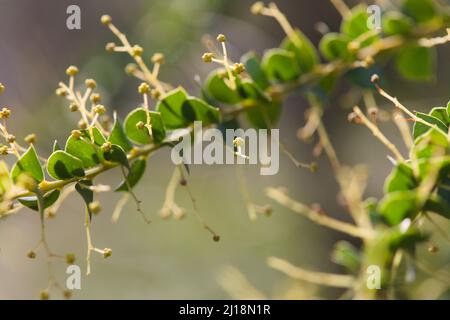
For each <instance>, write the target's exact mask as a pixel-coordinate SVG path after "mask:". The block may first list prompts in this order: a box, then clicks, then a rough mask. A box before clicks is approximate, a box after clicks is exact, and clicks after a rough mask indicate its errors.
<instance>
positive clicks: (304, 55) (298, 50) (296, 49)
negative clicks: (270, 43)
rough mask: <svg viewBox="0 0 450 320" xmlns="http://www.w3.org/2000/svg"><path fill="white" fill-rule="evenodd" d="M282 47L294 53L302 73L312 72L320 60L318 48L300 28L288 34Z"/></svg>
mask: <svg viewBox="0 0 450 320" xmlns="http://www.w3.org/2000/svg"><path fill="white" fill-rule="evenodd" d="M280 48H283V49H286V50H288V51H290V52H292V53H294V55H295V58H296V61H297V63H298V66H299V68H300V71H301V73H306V72H310V71H312V70H313V69H314V67H315V66H316V65H317V63H318V62H319V56H318V54H317V51H316V48H315V47H314V46H313V44H312V43H311V41H310V40H309V39H308V38H307V37H306V36H305V35H304V34H303V33H302V32H301V31H300V30H298V29H296V30H295V32H294V33H293V34H291V35H290V36H287V37H286V38H285V39H284V40H283V42H282V43H281V45H280Z"/></svg>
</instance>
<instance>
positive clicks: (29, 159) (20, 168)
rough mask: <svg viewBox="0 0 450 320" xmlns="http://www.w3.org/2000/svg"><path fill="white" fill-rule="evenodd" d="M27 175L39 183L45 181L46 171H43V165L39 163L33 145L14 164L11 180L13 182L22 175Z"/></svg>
mask: <svg viewBox="0 0 450 320" xmlns="http://www.w3.org/2000/svg"><path fill="white" fill-rule="evenodd" d="M22 173H26V174H28V175H29V176H31V177H32V178H34V179H35V180H36V181H37V182H41V181H42V180H44V171H43V170H42V166H41V163H40V162H39V159H38V156H37V153H36V150H35V149H34V147H33V146H32V145H31V146H30V147H29V148H28V150H27V151H25V153H24V154H22V155H21V156H20V158H19V160H17V162H16V163H15V164H14V166H13V168H12V170H11V178H12V179H13V181H16V179H17V178H18V177H19V175H20V174H22Z"/></svg>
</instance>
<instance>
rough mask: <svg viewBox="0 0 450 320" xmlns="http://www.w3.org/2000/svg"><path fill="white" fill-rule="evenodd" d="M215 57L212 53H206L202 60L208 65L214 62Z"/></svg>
mask: <svg viewBox="0 0 450 320" xmlns="http://www.w3.org/2000/svg"><path fill="white" fill-rule="evenodd" d="M213 57H214V56H213V54H212V53H211V52H206V53H204V54H203V55H202V60H203V61H204V62H206V63H209V62H211V61H212V59H213Z"/></svg>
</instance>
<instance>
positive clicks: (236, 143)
mask: <svg viewBox="0 0 450 320" xmlns="http://www.w3.org/2000/svg"><path fill="white" fill-rule="evenodd" d="M244 143H245V141H244V139H242V138H241V137H236V138H235V139H234V140H233V146H235V147H242V146H243V145H244Z"/></svg>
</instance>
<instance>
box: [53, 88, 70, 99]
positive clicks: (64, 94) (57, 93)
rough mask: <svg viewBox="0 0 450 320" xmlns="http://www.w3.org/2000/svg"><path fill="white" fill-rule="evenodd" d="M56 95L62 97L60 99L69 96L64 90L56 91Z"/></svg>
mask: <svg viewBox="0 0 450 320" xmlns="http://www.w3.org/2000/svg"><path fill="white" fill-rule="evenodd" d="M55 93H56V95H57V96H60V97H65V96H66V95H67V91H66V89H64V88H58V89H56V91H55Z"/></svg>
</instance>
